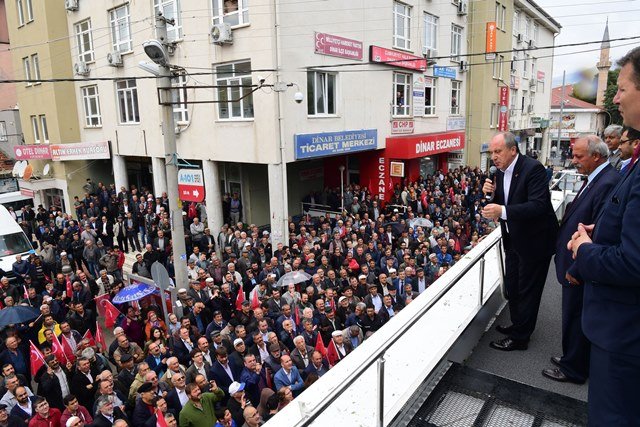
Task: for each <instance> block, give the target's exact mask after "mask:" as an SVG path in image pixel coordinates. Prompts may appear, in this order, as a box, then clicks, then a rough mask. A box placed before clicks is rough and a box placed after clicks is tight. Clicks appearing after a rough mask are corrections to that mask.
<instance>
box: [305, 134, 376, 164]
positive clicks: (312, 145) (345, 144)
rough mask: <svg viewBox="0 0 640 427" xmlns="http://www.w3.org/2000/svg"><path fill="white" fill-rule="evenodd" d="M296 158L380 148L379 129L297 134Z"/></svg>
mask: <svg viewBox="0 0 640 427" xmlns="http://www.w3.org/2000/svg"><path fill="white" fill-rule="evenodd" d="M294 139H295V146H296V160H299V159H312V158H315V157H323V156H331V155H334V154H344V153H353V152H356V151H366V150H375V149H376V148H378V130H377V129H363V130H348V131H344V132H325V133H309V134H302V135H295V136H294Z"/></svg>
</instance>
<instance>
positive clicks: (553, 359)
mask: <svg viewBox="0 0 640 427" xmlns="http://www.w3.org/2000/svg"><path fill="white" fill-rule="evenodd" d="M560 359H562V358H561V357H560V356H551V359H549V360H551V363H553V364H554V365H556V366H557V367H558V368H560Z"/></svg>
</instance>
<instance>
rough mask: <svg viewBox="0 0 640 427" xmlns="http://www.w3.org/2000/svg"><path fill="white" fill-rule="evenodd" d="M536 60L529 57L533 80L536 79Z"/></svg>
mask: <svg viewBox="0 0 640 427" xmlns="http://www.w3.org/2000/svg"><path fill="white" fill-rule="evenodd" d="M537 62H538V61H537V60H536V58H531V78H532V79H534V80H538V76H537V75H536V74H537V73H536V71H537V70H536V66H537Z"/></svg>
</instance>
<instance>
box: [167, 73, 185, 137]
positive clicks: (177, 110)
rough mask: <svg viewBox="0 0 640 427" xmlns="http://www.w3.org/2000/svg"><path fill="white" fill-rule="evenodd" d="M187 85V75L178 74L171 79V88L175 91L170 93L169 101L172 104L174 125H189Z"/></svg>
mask: <svg viewBox="0 0 640 427" xmlns="http://www.w3.org/2000/svg"><path fill="white" fill-rule="evenodd" d="M186 85H187V75H186V74H179V75H178V76H176V77H174V78H172V79H171V86H173V87H174V88H175V89H173V90H172V91H171V101H172V102H174V104H173V120H174V122H175V123H176V124H181V125H186V124H188V123H189V104H186V100H187V96H186V93H185V91H186V89H185V86H186Z"/></svg>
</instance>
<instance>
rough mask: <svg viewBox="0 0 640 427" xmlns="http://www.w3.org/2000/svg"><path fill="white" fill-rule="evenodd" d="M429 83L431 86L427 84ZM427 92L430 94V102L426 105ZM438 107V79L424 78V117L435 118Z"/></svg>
mask: <svg viewBox="0 0 640 427" xmlns="http://www.w3.org/2000/svg"><path fill="white" fill-rule="evenodd" d="M429 82H431V84H429ZM427 90H429V91H430V93H431V98H430V100H431V102H430V103H429V104H427ZM437 106H438V79H437V78H436V77H425V81H424V115H425V116H435V115H436V107H437Z"/></svg>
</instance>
